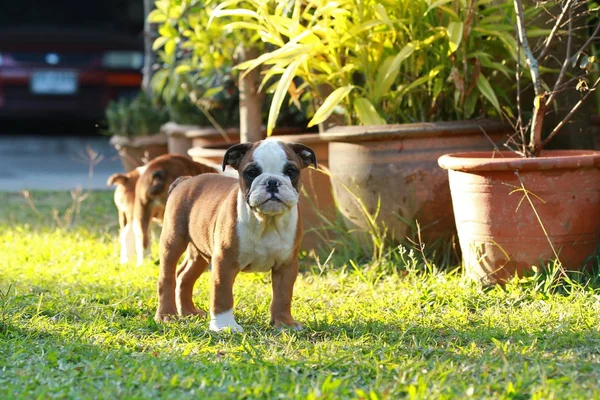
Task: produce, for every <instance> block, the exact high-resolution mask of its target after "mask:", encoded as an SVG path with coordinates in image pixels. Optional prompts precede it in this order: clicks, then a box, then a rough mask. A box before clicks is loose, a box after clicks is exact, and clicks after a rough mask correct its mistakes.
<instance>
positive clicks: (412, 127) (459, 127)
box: [320, 119, 513, 142]
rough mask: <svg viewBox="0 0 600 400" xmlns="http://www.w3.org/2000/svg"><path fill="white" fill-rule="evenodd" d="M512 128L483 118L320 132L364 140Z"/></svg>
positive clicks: (323, 135) (326, 136) (334, 139)
mask: <svg viewBox="0 0 600 400" xmlns="http://www.w3.org/2000/svg"><path fill="white" fill-rule="evenodd" d="M512 131H513V129H512V127H511V126H510V125H507V124H505V123H503V122H500V121H495V120H489V119H482V120H466V121H443V122H418V123H410V124H391V125H368V126H359V125H354V126H336V127H333V128H331V129H328V130H327V131H326V132H323V133H321V134H320V136H321V138H322V139H323V140H325V141H331V142H364V141H373V140H397V139H401V138H410V137H436V136H448V135H483V134H484V132H485V133H487V134H494V133H510V132H512Z"/></svg>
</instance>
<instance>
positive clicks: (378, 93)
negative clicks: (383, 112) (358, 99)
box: [373, 43, 415, 103]
mask: <svg viewBox="0 0 600 400" xmlns="http://www.w3.org/2000/svg"><path fill="white" fill-rule="evenodd" d="M414 51H415V45H414V44H412V43H408V44H407V45H406V46H404V47H403V48H402V50H400V52H399V53H398V54H397V55H396V56H395V57H394V58H392V57H391V56H390V57H388V58H386V59H385V60H384V62H383V63H381V65H380V67H379V70H378V71H377V77H376V78H375V93H374V96H373V100H374V101H375V103H378V102H379V100H380V99H381V97H383V95H384V94H385V93H387V92H388V91H389V90H390V88H391V87H392V85H393V84H394V81H396V78H397V77H398V74H399V73H400V65H401V64H402V61H404V60H406V59H407V58H408V57H410V55H411V54H412V53H413V52H414Z"/></svg>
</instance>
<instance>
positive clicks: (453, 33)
mask: <svg viewBox="0 0 600 400" xmlns="http://www.w3.org/2000/svg"><path fill="white" fill-rule="evenodd" d="M462 36H463V23H462V22H450V23H449V24H448V39H449V44H450V50H449V51H448V54H452V53H454V52H455V51H456V50H457V49H458V46H460V42H461V41H462Z"/></svg>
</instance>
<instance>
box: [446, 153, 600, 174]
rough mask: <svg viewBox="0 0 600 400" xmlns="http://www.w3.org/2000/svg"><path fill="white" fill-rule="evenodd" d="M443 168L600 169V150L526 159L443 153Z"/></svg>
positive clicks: (509, 154) (456, 169) (504, 155)
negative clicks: (599, 167)
mask: <svg viewBox="0 0 600 400" xmlns="http://www.w3.org/2000/svg"><path fill="white" fill-rule="evenodd" d="M438 164H439V166H440V167H442V168H444V169H449V170H453V171H462V172H483V171H534V170H560V169H575V168H582V167H583V168H589V167H598V166H600V151H594V150H545V151H542V155H541V157H537V158H525V157H521V156H519V155H516V154H514V153H512V152H510V151H492V152H489V151H487V152H465V153H453V154H445V155H443V156H441V157H440V158H439V159H438Z"/></svg>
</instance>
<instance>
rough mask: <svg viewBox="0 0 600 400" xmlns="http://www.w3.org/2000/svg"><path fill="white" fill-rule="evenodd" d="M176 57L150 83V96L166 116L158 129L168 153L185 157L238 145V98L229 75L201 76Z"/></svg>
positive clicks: (164, 62)
mask: <svg viewBox="0 0 600 400" xmlns="http://www.w3.org/2000/svg"><path fill="white" fill-rule="evenodd" d="M161 58H164V52H161ZM178 58H179V60H178V61H176V62H175V64H170V63H169V61H167V60H165V61H163V65H162V68H161V69H160V70H158V71H157V72H156V73H155V74H154V77H153V80H152V89H153V91H154V93H155V94H156V95H157V96H160V98H161V99H162V101H163V102H164V104H165V107H166V108H167V110H168V113H169V122H168V123H166V124H165V125H163V127H162V129H161V131H162V132H163V133H165V134H166V135H167V137H168V143H169V152H170V153H175V154H181V155H185V156H188V151H189V150H190V149H191V148H193V147H197V146H200V147H213V146H220V145H227V144H234V143H239V138H240V134H239V107H238V103H239V96H238V92H237V89H236V87H235V85H234V84H233V82H232V80H231V76H230V75H229V73H227V72H224V71H214V72H213V73H212V74H209V75H208V76H205V75H204V74H203V73H202V72H201V71H200V70H199V69H198V66H192V65H190V63H189V59H187V58H185V57H178ZM180 66H186V67H189V68H186V69H183V70H182V69H181V68H179V67H180Z"/></svg>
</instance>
